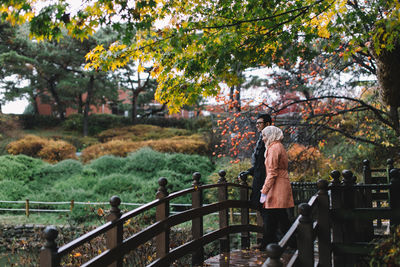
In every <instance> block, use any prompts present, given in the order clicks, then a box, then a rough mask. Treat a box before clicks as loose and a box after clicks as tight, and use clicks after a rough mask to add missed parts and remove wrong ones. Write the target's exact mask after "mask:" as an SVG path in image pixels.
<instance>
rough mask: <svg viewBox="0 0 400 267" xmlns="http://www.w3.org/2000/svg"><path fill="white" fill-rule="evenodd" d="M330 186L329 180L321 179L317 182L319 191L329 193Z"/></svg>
mask: <svg viewBox="0 0 400 267" xmlns="http://www.w3.org/2000/svg"><path fill="white" fill-rule="evenodd" d="M328 186H329V183H328V181H327V180H323V179H319V180H318V181H317V187H318V190H319V191H323V192H326V191H328Z"/></svg>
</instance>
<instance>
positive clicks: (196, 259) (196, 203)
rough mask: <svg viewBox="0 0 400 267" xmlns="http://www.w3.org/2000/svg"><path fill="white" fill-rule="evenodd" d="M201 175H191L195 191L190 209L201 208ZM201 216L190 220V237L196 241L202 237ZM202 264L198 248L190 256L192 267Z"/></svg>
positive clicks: (202, 255)
mask: <svg viewBox="0 0 400 267" xmlns="http://www.w3.org/2000/svg"><path fill="white" fill-rule="evenodd" d="M200 178H201V175H200V173H199V172H195V173H193V184H192V185H193V187H194V189H195V191H194V192H193V193H192V209H195V208H201V207H202V206H203V191H202V190H201V189H199V186H200ZM203 231H204V229H203V216H200V217H196V218H193V220H192V237H193V240H197V239H199V238H201V237H202V236H203ZM203 262H204V248H203V246H199V247H198V248H197V249H196V250H195V251H194V252H193V254H192V266H202V265H203Z"/></svg>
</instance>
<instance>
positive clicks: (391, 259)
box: [370, 226, 400, 266]
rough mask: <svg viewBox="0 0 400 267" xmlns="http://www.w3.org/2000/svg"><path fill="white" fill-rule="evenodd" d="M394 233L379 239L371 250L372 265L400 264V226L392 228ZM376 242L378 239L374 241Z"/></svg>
mask: <svg viewBox="0 0 400 267" xmlns="http://www.w3.org/2000/svg"><path fill="white" fill-rule="evenodd" d="M392 230H393V231H392V232H393V233H392V234H391V235H390V236H389V237H387V238H384V239H381V240H378V243H377V244H376V245H375V247H374V249H373V250H372V252H371V260H370V266H398V265H399V263H400V248H399V243H400V227H399V226H397V227H396V228H393V229H392ZM374 242H376V240H375V241H374Z"/></svg>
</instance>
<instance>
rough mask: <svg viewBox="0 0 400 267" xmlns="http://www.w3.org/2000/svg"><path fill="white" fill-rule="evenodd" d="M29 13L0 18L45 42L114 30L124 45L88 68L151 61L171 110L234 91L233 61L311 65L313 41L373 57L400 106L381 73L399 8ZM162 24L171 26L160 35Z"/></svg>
mask: <svg viewBox="0 0 400 267" xmlns="http://www.w3.org/2000/svg"><path fill="white" fill-rule="evenodd" d="M11 5H13V6H14V9H12V8H11V7H10V6H11ZM31 6H32V1H30V0H21V1H4V2H3V3H2V4H1V7H0V12H2V18H3V19H7V20H9V21H12V22H19V21H21V20H24V19H30V24H31V30H32V33H33V34H35V35H36V36H40V37H46V38H56V39H58V38H60V36H61V30H60V29H61V28H62V27H66V28H67V29H68V31H69V33H70V34H71V35H73V36H75V37H78V38H85V37H86V36H87V35H89V34H92V33H93V32H94V30H95V28H96V27H98V26H99V25H100V24H111V25H112V27H113V28H114V29H115V30H116V31H118V32H119V33H120V39H121V42H119V43H115V44H114V45H112V46H111V47H110V48H109V49H108V50H109V51H106V49H105V48H103V47H98V48H97V49H95V50H93V51H92V53H89V54H88V56H87V57H88V59H89V60H90V63H89V66H90V67H94V68H103V69H113V68H116V67H119V66H121V65H124V64H126V63H127V61H128V60H134V59H141V61H142V62H145V61H153V62H154V71H153V75H154V76H155V77H157V79H158V83H159V84H158V90H157V95H156V97H157V98H158V100H160V101H161V102H168V105H169V106H170V108H172V109H173V110H176V109H177V108H179V107H181V106H182V105H183V104H185V103H186V104H187V103H189V104H190V103H192V102H193V101H195V99H197V95H199V94H203V95H206V96H207V95H215V94H216V93H217V91H218V88H219V83H220V82H226V83H228V84H229V85H231V84H235V83H238V79H237V77H236V74H235V72H234V71H233V69H232V65H233V64H234V63H235V62H237V60H240V61H241V64H242V66H243V67H244V68H246V67H250V66H251V67H254V66H271V64H273V63H276V62H278V61H279V60H280V58H281V57H282V56H284V57H285V58H291V59H292V60H296V58H297V57H298V56H302V57H303V58H310V57H313V56H314V55H315V53H313V51H312V50H310V47H309V45H308V44H309V43H310V42H314V41H316V40H320V41H321V42H323V49H324V51H325V53H332V54H333V53H335V54H336V53H338V54H339V53H340V55H341V57H342V59H343V60H348V59H349V58H352V57H354V56H356V57H361V56H366V57H368V56H369V55H372V59H371V61H372V62H371V64H374V63H375V61H376V62H377V64H376V68H377V75H378V79H379V81H380V85H381V90H382V95H383V97H384V99H385V100H386V102H388V104H390V105H394V106H396V107H397V105H398V104H396V103H399V101H395V100H398V98H399V97H398V96H397V93H396V91H397V90H393V86H397V85H395V84H396V83H394V85H392V84H393V82H392V83H391V84H388V83H387V82H386V83H385V80H387V79H386V78H384V77H388V76H390V77H399V76H398V75H397V73H395V72H393V70H388V69H387V68H385V67H388V65H391V64H394V63H393V62H391V61H393V60H395V58H397V57H393V55H396V51H397V47H398V37H399V25H400V24H399V16H400V15H399V3H398V1H394V0H389V1H386V0H385V1H384V0H366V1H358V0H336V1H335V0H332V1H324V0H317V1H312V0H305V1H304V0H302V1H300V0H292V1H286V0H285V1H279V0H275V1H257V0H251V1H232V0H228V1H197V0H192V1H186V0H185V1H183V0H182V1H180V0H173V1H172V0H171V1H165V0H164V1H163V0H143V1H126V0H125V1H112V0H105V1H93V2H90V1H89V2H87V5H82V8H81V10H79V11H78V12H77V13H76V14H72V13H70V11H69V10H68V8H67V7H68V4H67V3H66V1H59V2H58V3H57V4H54V5H51V6H48V7H46V8H43V9H42V10H41V11H40V13H38V14H36V15H34V14H32V13H31V12H30V11H31ZM21 17H22V18H21ZM121 21H123V22H126V23H127V24H128V27H121ZM160 21H163V22H166V23H167V26H166V27H162V28H161V27H158V28H157V27H156V24H157V23H159V22H160ZM136 30H137V32H136ZM135 33H136V34H135ZM149 36H150V38H149ZM145 37H146V38H145ZM366 67H367V65H366ZM396 75H397V76H396ZM396 80H397V79H396ZM389 102H390V103H389Z"/></svg>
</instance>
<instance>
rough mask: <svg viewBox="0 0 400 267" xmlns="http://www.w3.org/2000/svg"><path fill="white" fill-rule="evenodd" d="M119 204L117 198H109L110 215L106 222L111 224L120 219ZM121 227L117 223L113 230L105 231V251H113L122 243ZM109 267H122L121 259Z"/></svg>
mask: <svg viewBox="0 0 400 267" xmlns="http://www.w3.org/2000/svg"><path fill="white" fill-rule="evenodd" d="M120 204H121V199H120V198H119V197H117V196H112V197H111V198H110V205H111V209H110V214H108V216H107V221H109V222H113V221H115V220H118V219H119V218H121V215H122V213H121V210H120V209H119V205H120ZM122 227H123V225H122V223H118V224H117V225H115V227H114V228H112V229H110V230H108V231H107V234H106V246H107V249H113V248H115V247H117V246H119V245H120V244H121V243H122V239H123V237H122V235H123V229H122ZM108 266H109V267H122V258H121V259H117V260H116V261H115V262H113V263H112V264H110V265H108Z"/></svg>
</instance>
